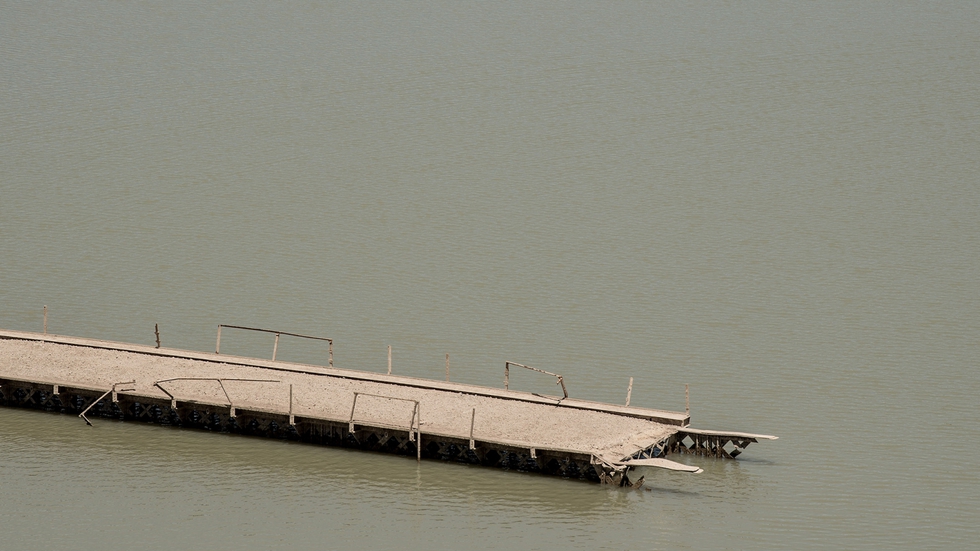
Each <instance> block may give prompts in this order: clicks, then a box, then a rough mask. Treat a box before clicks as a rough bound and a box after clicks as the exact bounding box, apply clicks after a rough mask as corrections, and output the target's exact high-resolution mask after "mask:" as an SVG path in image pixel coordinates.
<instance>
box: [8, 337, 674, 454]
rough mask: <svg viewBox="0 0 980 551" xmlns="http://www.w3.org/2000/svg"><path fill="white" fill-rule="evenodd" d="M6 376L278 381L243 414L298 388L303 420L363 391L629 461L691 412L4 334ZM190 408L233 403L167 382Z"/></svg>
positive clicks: (384, 419) (377, 413)
mask: <svg viewBox="0 0 980 551" xmlns="http://www.w3.org/2000/svg"><path fill="white" fill-rule="evenodd" d="M0 376H3V377H10V378H17V379H24V380H31V381H37V382H47V383H55V384H64V385H66V386H68V385H84V386H88V387H93V388H104V389H109V388H110V387H111V386H112V384H113V383H117V382H122V381H132V380H135V381H136V383H135V385H129V388H134V390H133V392H134V393H138V394H141V395H149V396H157V397H160V398H165V399H169V397H168V396H167V395H166V393H164V392H163V391H161V390H160V389H159V388H157V387H156V386H154V382H156V381H161V380H164V379H172V378H177V377H208V378H222V379H271V380H275V381H277V382H273V383H268V382H262V383H259V382H245V381H225V382H224V385H225V390H227V392H228V395H229V397H230V399H231V401H232V402H233V404H234V405H235V406H236V407H239V408H256V409H262V410H267V411H273V412H279V413H284V414H285V413H288V411H289V407H290V400H289V386H290V385H292V388H293V398H292V411H293V413H294V414H295V415H297V416H299V415H303V416H309V417H317V418H322V419H330V420H337V421H347V420H348V419H349V418H350V415H351V406H352V403H353V400H354V394H355V393H363V394H372V395H380V396H385V397H390V398H400V399H404V400H414V401H418V402H419V410H420V418H421V426H420V429H421V432H422V433H428V434H439V435H447V436H453V437H458V438H463V439H467V438H469V436H470V422H471V418H472V412H473V409H474V408H475V409H476V416H475V423H474V428H473V436H474V438H476V439H479V440H482V441H490V442H499V443H502V444H508V445H518V446H522V447H528V448H538V449H560V450H569V451H575V452H580V453H584V454H592V455H596V456H598V457H601V458H604V459H606V460H608V461H619V460H621V459H622V458H624V457H626V456H628V455H630V454H632V453H634V452H636V451H637V450H639V449H642V448H646V447H649V446H651V445H653V444H655V443H657V442H659V441H662V440H663V439H665V438H667V437H669V436H670V435H672V434H674V433H676V432H677V430H678V429H679V428H680V426H683V425H685V424H687V422H688V419H687V416H686V415H685V414H683V413H675V412H666V411H658V410H648V409H642V408H632V407H630V408H627V407H622V406H614V405H609V404H600V403H596V402H589V401H583V400H575V399H571V398H569V399H565V400H558V398H550V397H542V396H538V395H534V394H530V393H524V392H515V391H508V390H503V389H494V388H489V387H480V386H474V385H464V384H459V383H448V382H442V381H429V380H423V379H416V378H411V377H401V376H388V375H383V374H375V373H368V372H362V371H353V370H345V369H337V368H327V367H320V366H310V365H302V364H293V363H288V362H272V361H268V360H260V359H253V358H242V357H233V356H226V355H217V354H209V353H201V352H191V351H183V350H173V349H156V348H152V347H148V346H140V345H133V344H125V343H113V342H108V341H99V340H93V339H81V338H76V337H63V336H55V335H42V334H39V333H26V332H17V331H0ZM162 384H163V386H164V388H166V389H167V390H168V391H169V392H170V393H171V394H172V395H174V396H175V397H176V398H177V399H180V400H198V401H206V402H210V403H219V404H220V403H227V399H226V397H225V394H224V392H223V391H222V389H221V387H220V386H219V385H218V383H217V382H215V381H173V382H169V383H162ZM413 409H414V403H412V402H407V401H401V400H391V399H386V398H379V397H376V396H360V397H359V398H358V400H357V408H356V411H355V412H354V417H355V420H356V421H357V422H359V423H366V424H377V425H382V426H384V425H388V426H393V427H405V428H406V429H408V428H409V426H410V423H411V420H412V415H413Z"/></svg>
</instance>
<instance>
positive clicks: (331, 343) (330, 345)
mask: <svg viewBox="0 0 980 551" xmlns="http://www.w3.org/2000/svg"><path fill="white" fill-rule="evenodd" d="M329 347H330V358H329V359H328V360H327V365H329V366H330V367H333V341H330V344H329Z"/></svg>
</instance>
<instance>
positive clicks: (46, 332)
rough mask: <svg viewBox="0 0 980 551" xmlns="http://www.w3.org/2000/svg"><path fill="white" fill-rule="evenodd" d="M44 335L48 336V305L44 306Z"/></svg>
mask: <svg viewBox="0 0 980 551" xmlns="http://www.w3.org/2000/svg"><path fill="white" fill-rule="evenodd" d="M44 334H45V335H47V334H48V305H47V304H45V305H44Z"/></svg>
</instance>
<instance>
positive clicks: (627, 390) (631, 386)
mask: <svg viewBox="0 0 980 551" xmlns="http://www.w3.org/2000/svg"><path fill="white" fill-rule="evenodd" d="M631 396H633V377H630V386H629V387H627V388H626V407H629V405H630V397H631Z"/></svg>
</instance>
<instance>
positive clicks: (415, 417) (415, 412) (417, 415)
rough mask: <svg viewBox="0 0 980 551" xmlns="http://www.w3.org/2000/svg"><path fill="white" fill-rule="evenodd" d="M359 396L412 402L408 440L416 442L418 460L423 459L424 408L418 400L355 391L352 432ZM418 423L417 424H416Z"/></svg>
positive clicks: (351, 418) (350, 423) (351, 419)
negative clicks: (413, 432) (413, 433)
mask: <svg viewBox="0 0 980 551" xmlns="http://www.w3.org/2000/svg"><path fill="white" fill-rule="evenodd" d="M358 396H372V397H374V398H385V399H387V400H399V401H401V402H412V403H413V404H415V407H414V408H412V420H411V421H409V424H408V441H409V442H415V451H416V455H417V456H418V460H419V461H421V460H422V409H421V406H420V405H419V401H418V400H412V399H410V398H398V397H395V396H385V395H383V394H371V393H369V392H355V393H354V403H353V404H351V406H350V419H349V420H348V421H347V423H348V427H347V431H348V432H350V433H353V432H354V410H355V409H357V397H358ZM416 423H417V424H416ZM412 431H415V435H414V436H413V435H412Z"/></svg>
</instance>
